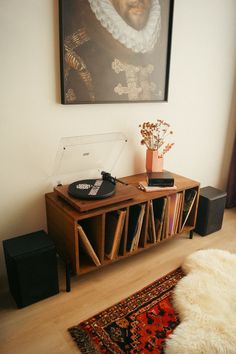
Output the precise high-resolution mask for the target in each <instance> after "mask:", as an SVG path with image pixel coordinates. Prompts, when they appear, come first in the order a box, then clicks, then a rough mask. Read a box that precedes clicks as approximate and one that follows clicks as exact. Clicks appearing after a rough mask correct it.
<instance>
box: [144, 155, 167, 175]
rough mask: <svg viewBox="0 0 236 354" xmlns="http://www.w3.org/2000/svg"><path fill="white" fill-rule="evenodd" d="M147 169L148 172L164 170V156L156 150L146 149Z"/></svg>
mask: <svg viewBox="0 0 236 354" xmlns="http://www.w3.org/2000/svg"><path fill="white" fill-rule="evenodd" d="M146 171H147V172H162V171H163V157H158V153H157V151H156V150H150V149H147V151H146Z"/></svg>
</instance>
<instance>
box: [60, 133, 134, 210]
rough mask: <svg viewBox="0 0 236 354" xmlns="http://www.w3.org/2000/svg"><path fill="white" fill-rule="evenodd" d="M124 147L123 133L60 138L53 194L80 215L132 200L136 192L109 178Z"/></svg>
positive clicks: (129, 186)
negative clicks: (83, 212) (80, 213)
mask: <svg viewBox="0 0 236 354" xmlns="http://www.w3.org/2000/svg"><path fill="white" fill-rule="evenodd" d="M126 143H127V139H126V137H125V136H124V134H123V133H107V134H98V135H86V136H77V137H68V138H62V139H61V141H60V144H59V148H58V152H57V156H56V163H55V168H54V186H55V187H54V191H55V192H56V193H57V194H58V196H59V197H60V198H63V199H64V200H65V201H66V202H67V203H69V204H70V205H71V206H72V207H74V208H76V209H77V210H79V211H88V210H92V209H95V208H99V207H101V206H104V204H105V205H110V204H116V203H119V202H123V201H125V200H129V199H132V198H133V197H134V196H135V195H136V194H137V190H136V188H135V187H134V186H131V185H128V184H127V183H125V182H124V181H122V179H117V178H116V177H114V176H113V175H112V170H113V169H114V167H115V165H116V163H117V161H118V159H119V157H120V155H121V154H122V151H123V149H124V148H125V144H126Z"/></svg>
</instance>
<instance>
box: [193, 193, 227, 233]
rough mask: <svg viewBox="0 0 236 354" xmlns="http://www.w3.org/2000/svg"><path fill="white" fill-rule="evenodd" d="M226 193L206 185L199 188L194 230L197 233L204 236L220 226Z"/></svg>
mask: <svg viewBox="0 0 236 354" xmlns="http://www.w3.org/2000/svg"><path fill="white" fill-rule="evenodd" d="M226 195H227V194H226V193H225V192H223V191H221V190H219V189H216V188H213V187H210V186H207V187H204V188H201V189H200V196H199V205H198V213H197V222H196V227H195V230H194V231H196V232H197V233H198V234H199V235H201V236H206V235H209V234H211V233H213V232H215V231H218V230H220V229H221V227H222V221H223V216H224V209H225V203H226Z"/></svg>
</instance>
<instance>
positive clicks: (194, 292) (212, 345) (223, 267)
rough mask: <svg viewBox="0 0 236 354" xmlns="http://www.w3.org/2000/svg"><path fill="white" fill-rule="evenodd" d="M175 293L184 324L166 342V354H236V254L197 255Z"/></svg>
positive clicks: (189, 261) (191, 258)
mask: <svg viewBox="0 0 236 354" xmlns="http://www.w3.org/2000/svg"><path fill="white" fill-rule="evenodd" d="M182 268H183V270H184V272H185V273H186V274H187V276H185V277H184V278H182V279H181V280H180V281H179V283H178V284H177V286H176V287H175V290H174V293H173V304H174V308H175V310H176V311H177V313H178V314H179V318H180V324H179V326H177V327H176V329H175V330H174V332H173V333H172V335H170V337H169V338H170V339H168V340H167V341H166V347H165V353H166V354H236V254H232V253H230V252H227V251H223V250H217V249H209V250H201V251H197V252H194V253H193V254H192V255H190V256H189V257H187V258H186V260H185V261H184V264H183V265H182Z"/></svg>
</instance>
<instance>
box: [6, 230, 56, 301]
mask: <svg viewBox="0 0 236 354" xmlns="http://www.w3.org/2000/svg"><path fill="white" fill-rule="evenodd" d="M3 249H4V254H5V261H6V267H7V275H8V283H9V288H10V292H11V294H12V296H13V298H14V300H15V302H16V304H17V306H18V307H19V308H21V307H25V306H27V305H30V304H32V303H34V302H37V301H39V300H42V299H45V298H47V297H49V296H52V295H55V294H57V293H58V292H59V287H58V272H57V259H56V249H55V246H54V243H53V241H52V240H51V239H50V238H49V237H48V235H47V234H46V233H45V232H44V231H37V232H34V233H31V234H27V235H23V236H18V237H14V238H12V239H9V240H4V241H3Z"/></svg>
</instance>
